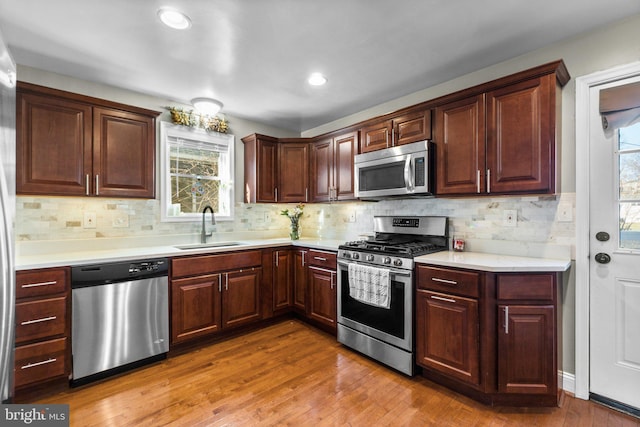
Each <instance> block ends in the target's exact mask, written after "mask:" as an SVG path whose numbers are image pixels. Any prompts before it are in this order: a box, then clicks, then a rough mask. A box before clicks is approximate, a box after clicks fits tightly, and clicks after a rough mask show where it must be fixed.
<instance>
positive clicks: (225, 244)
mask: <svg viewBox="0 0 640 427" xmlns="http://www.w3.org/2000/svg"><path fill="white" fill-rule="evenodd" d="M241 244H242V243H240V242H211V243H191V244H189V245H176V246H174V248H177V249H181V250H188V249H204V248H225V247H229V246H239V245H241Z"/></svg>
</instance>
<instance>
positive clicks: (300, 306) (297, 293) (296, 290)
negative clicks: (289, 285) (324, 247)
mask: <svg viewBox="0 0 640 427" xmlns="http://www.w3.org/2000/svg"><path fill="white" fill-rule="evenodd" d="M307 283H308V274H307V250H306V249H295V250H294V251H293V309H294V310H295V311H296V312H297V313H299V314H303V315H306V313H307Z"/></svg>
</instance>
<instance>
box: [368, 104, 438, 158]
mask: <svg viewBox="0 0 640 427" xmlns="http://www.w3.org/2000/svg"><path fill="white" fill-rule="evenodd" d="M360 135H361V139H360V152H361V153H366V152H369V151H376V150H381V149H383V148H388V147H395V146H397V145H403V144H410V143H412V142H417V141H423V140H426V139H431V110H420V111H414V112H411V113H406V114H402V115H398V116H395V117H392V118H390V119H387V120H383V121H379V122H377V123H373V124H368V125H366V126H364V127H362V128H361V129H360Z"/></svg>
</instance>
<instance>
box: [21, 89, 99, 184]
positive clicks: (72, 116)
mask: <svg viewBox="0 0 640 427" xmlns="http://www.w3.org/2000/svg"><path fill="white" fill-rule="evenodd" d="M16 116H17V117H16V121H17V127H16V142H17V150H16V158H17V159H16V160H17V162H16V169H17V176H16V192H17V193H18V194H46V195H59V196H61V195H66V196H84V195H85V194H87V192H88V190H87V185H86V176H87V175H90V174H91V137H92V136H91V107H90V106H89V105H87V104H82V103H78V102H73V101H68V100H64V99H59V98H55V97H52V96H40V95H35V94H28V93H20V92H18V97H17V112H16Z"/></svg>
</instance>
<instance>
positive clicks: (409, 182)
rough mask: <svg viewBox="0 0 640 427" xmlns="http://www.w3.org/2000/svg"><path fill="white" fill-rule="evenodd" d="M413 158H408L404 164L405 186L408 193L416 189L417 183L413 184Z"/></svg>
mask: <svg viewBox="0 0 640 427" xmlns="http://www.w3.org/2000/svg"><path fill="white" fill-rule="evenodd" d="M411 160H412V157H411V156H407V160H405V162H404V185H405V187H407V190H408V191H413V190H414V189H415V183H414V182H413V168H412V164H411Z"/></svg>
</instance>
